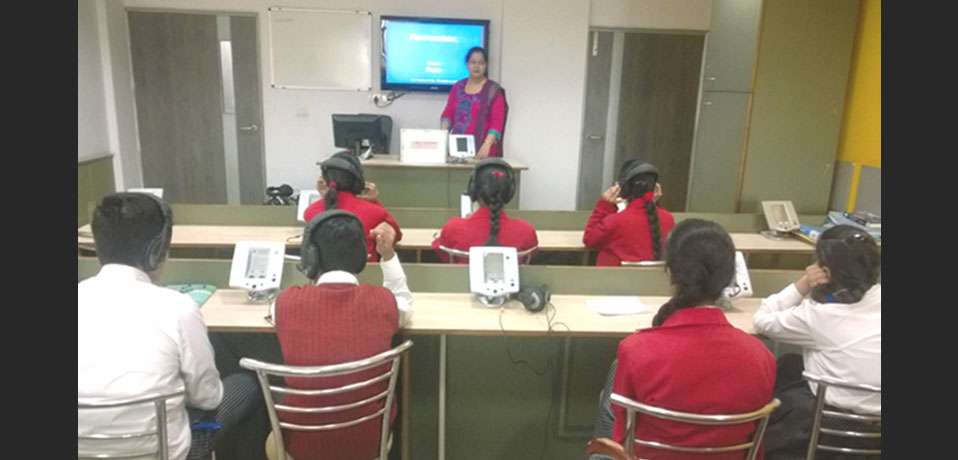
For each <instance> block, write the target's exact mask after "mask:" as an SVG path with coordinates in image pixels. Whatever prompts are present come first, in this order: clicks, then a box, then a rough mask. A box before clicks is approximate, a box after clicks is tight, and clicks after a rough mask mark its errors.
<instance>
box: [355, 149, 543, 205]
mask: <svg viewBox="0 0 958 460" xmlns="http://www.w3.org/2000/svg"><path fill="white" fill-rule="evenodd" d="M506 161H508V162H509V164H510V165H512V168H513V169H515V170H516V194H515V198H513V199H512V201H510V202H509V204H507V205H506V208H507V209H518V208H519V197H520V195H521V193H520V190H521V189H522V180H521V177H522V171H526V170H528V169H529V167H528V166H526V165H525V164H523V163H521V162H518V161H516V160H512V159H506ZM474 166H475V164H473V163H465V164H412V163H400V162H399V156H398V155H384V156H377V157H374V158H372V159H370V160H366V161H363V175H364V176H365V177H366V180H368V181H371V182H375V183H376V185H377V186H378V187H379V190H381V191H382V192H383V193H382V194H381V195H380V200H381V201H382V203H383V205H385V206H386V207H387V208H389V207H397V206H398V207H414V208H458V207H459V196H460V195H462V192H463V190H465V189H466V183H467V182H468V180H469V175H470V174H471V173H472V169H473V167H474Z"/></svg>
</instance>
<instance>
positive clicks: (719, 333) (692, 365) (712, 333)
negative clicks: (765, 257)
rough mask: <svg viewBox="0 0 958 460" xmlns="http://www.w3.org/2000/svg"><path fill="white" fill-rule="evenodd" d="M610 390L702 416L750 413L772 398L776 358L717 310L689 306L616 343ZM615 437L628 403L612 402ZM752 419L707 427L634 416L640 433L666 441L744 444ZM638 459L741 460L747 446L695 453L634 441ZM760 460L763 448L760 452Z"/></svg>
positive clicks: (619, 436) (618, 437)
mask: <svg viewBox="0 0 958 460" xmlns="http://www.w3.org/2000/svg"><path fill="white" fill-rule="evenodd" d="M618 359H619V364H618V367H617V368H616V371H615V382H614V384H613V387H612V389H613V391H614V392H615V393H618V394H620V395H622V396H625V397H627V398H630V399H633V400H636V401H639V402H643V403H646V404H652V405H654V406H659V407H664V408H666V409H672V410H678V411H683V412H695V413H701V414H729V413H739V412H749V411H753V410H756V409H759V408H761V407H762V406H764V405H765V404H768V402H769V401H771V400H772V389H773V387H774V386H775V358H774V357H773V356H772V353H771V352H770V351H768V348H767V347H765V345H764V344H762V342H761V341H759V340H758V339H757V338H755V337H752V336H751V335H749V334H747V333H745V332H743V331H740V330H738V329H736V328H734V327H732V325H731V324H729V323H728V320H726V319H725V314H724V313H722V310H719V309H718V308H705V307H702V308H685V309H682V310H679V311H677V312H675V313H673V314H672V315H671V316H669V318H668V319H667V320H665V323H664V324H663V325H662V326H659V327H652V328H649V329H642V330H639V331H638V332H635V333H634V334H632V335H630V336H629V337H627V338H626V339H625V340H623V341H622V342H621V343H619V353H618ZM612 409H613V411H614V412H615V426H614V428H613V430H612V439H613V440H615V441H617V442H623V441H624V439H625V409H622V408H621V407H619V406H617V405H614V404H613V405H612ZM754 430H755V422H749V423H744V424H741V425H733V426H727V427H710V426H701V425H690V424H686V423H679V422H670V421H668V420H662V419H659V418H655V417H651V416H645V415H641V414H637V415H636V423H635V433H636V436H637V437H639V438H641V439H645V440H650V441H661V442H665V443H668V444H677V445H680V446H681V445H686V446H703V445H731V444H739V443H744V442H746V440H747V439H748V437H749V436H750V435H751V434H752V432H753V431H754ZM635 453H636V454H637V455H638V456H639V457H641V458H657V459H686V458H695V459H701V460H719V459H722V460H724V459H740V458H742V451H737V452H729V453H725V454H711V455H706V454H697V455H694V456H692V455H690V454H684V453H681V452H668V451H663V450H659V449H651V448H648V447H642V446H640V445H639V444H636V445H635ZM758 458H759V459H761V458H762V457H761V453H760V456H759V457H758Z"/></svg>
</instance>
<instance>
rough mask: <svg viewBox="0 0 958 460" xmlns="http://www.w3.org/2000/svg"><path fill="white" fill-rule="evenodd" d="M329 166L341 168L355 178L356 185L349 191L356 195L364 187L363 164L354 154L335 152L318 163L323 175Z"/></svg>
mask: <svg viewBox="0 0 958 460" xmlns="http://www.w3.org/2000/svg"><path fill="white" fill-rule="evenodd" d="M329 168H333V169H341V170H343V171H346V172H348V173H350V174H352V175H353V177H355V178H356V185H355V187H353V190H350V192H353V193H355V194H357V195H358V194H360V193H363V190H365V189H366V178H365V177H363V165H362V164H361V163H360V162H359V158H357V157H356V155H353V154H351V153H349V152H337V153H335V154H333V156H331V157H329V158H328V159H326V161H324V162H323V163H322V164H321V165H320V169H321V170H322V174H323V176H324V177H325V176H326V170H327V169H329Z"/></svg>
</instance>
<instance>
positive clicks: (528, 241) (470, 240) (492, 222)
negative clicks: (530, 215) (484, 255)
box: [432, 158, 539, 263]
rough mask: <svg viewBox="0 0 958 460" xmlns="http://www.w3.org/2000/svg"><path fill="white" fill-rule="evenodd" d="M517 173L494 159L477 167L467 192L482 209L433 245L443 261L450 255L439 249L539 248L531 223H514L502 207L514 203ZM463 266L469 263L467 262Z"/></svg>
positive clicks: (449, 227) (445, 230)
mask: <svg viewBox="0 0 958 460" xmlns="http://www.w3.org/2000/svg"><path fill="white" fill-rule="evenodd" d="M515 174H516V173H515V171H514V170H513V169H512V166H510V165H509V163H508V162H507V161H505V160H502V159H499V158H490V159H486V160H483V161H480V162H479V163H477V164H476V168H475V169H474V170H473V172H472V175H471V176H470V177H469V184H468V185H467V187H466V191H467V193H468V194H469V197H470V198H472V201H478V202H479V205H480V206H481V207H480V208H479V209H478V210H477V211H476V212H474V213H472V215H470V216H468V217H466V218H459V217H454V218H452V219H450V220H449V222H446V225H444V226H443V227H442V231H440V233H439V236H438V237H436V239H435V240H434V241H433V242H432V247H433V249H435V251H436V254H438V255H439V258H440V259H442V260H443V261H449V255H448V254H447V253H446V252H445V251H442V250H441V249H439V246H440V245H441V246H445V247H447V248H451V249H458V250H460V251H469V248H471V247H473V246H506V247H512V248H516V250H517V251H519V252H522V251H525V250H527V249H531V248H534V247H536V246H538V245H539V239H538V237H537V236H536V230H535V229H534V228H532V225H530V224H529V222H526V221H524V220H522V219H511V218H509V216H507V215H506V212H505V211H503V210H502V207H503V206H505V205H506V203H509V201H511V200H512V197H513V195H515V190H516V179H515ZM459 262H462V263H465V262H467V261H466V260H461V261H459Z"/></svg>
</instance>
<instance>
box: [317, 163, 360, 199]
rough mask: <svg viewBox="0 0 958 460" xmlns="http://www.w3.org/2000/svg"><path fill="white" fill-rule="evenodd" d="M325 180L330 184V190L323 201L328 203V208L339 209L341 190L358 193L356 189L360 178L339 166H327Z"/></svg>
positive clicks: (324, 172)
mask: <svg viewBox="0 0 958 460" xmlns="http://www.w3.org/2000/svg"><path fill="white" fill-rule="evenodd" d="M323 180H325V181H326V185H328V186H329V190H328V191H327V192H326V195H325V196H323V203H324V204H325V205H326V209H337V205H338V203H339V199H338V198H339V192H340V191H347V192H353V193H356V191H355V189H356V188H357V182H358V180H357V179H356V176H354V175H353V174H352V173H350V172H348V171H344V170H342V169H337V168H327V169H326V170H324V171H323Z"/></svg>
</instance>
